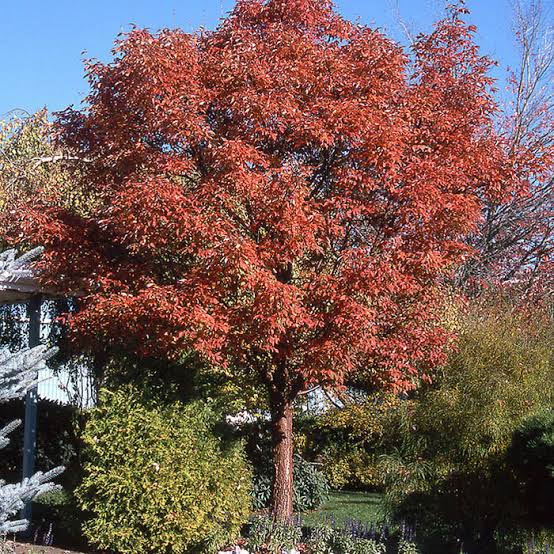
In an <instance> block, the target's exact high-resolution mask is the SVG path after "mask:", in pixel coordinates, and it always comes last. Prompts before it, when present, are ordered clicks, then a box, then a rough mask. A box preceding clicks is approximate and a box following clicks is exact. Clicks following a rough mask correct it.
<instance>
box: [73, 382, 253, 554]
mask: <svg viewBox="0 0 554 554" xmlns="http://www.w3.org/2000/svg"><path fill="white" fill-rule="evenodd" d="M84 441H85V444H86V447H87V462H86V463H85V467H84V472H85V477H84V480H83V482H82V484H81V486H80V487H79V489H78V490H77V497H78V499H79V501H80V504H81V507H82V508H83V509H84V510H85V511H86V512H87V513H88V514H89V516H90V517H89V518H88V519H87V521H86V522H85V524H84V526H83V532H84V534H85V536H86V537H87V538H88V540H89V541H90V542H91V543H92V544H94V545H95V546H97V547H99V548H101V549H108V550H110V551H115V552H120V553H133V554H136V553H137V552H141V553H150V552H156V553H171V554H180V553H184V552H204V551H208V552H213V551H214V550H215V549H216V548H217V547H218V546H220V545H223V544H225V543H227V542H229V541H231V540H232V539H234V538H235V537H236V535H237V534H238V533H239V531H240V528H241V526H242V525H243V523H245V521H246V519H247V518H248V515H249V511H250V487H251V472H250V470H249V467H248V465H247V462H246V461H245V458H244V455H243V452H242V448H240V447H239V445H236V444H235V445H229V444H226V443H225V442H224V441H223V440H222V439H220V438H219V437H217V436H216V435H215V434H214V432H213V415H212V412H211V411H210V410H209V409H208V407H207V406H206V405H205V404H203V403H201V402H194V403H191V404H187V405H183V404H180V403H173V404H170V405H164V404H163V403H156V402H154V401H152V400H145V399H144V398H143V396H142V395H141V394H140V393H139V392H138V391H136V390H135V389H133V388H130V387H128V388H124V389H122V390H119V391H117V392H113V393H110V392H104V393H103V394H102V396H101V404H100V407H99V408H96V409H94V410H93V411H92V412H91V415H90V418H89V420H88V422H87V425H86V428H85V432H84Z"/></svg>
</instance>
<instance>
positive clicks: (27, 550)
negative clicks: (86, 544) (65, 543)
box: [8, 543, 83, 554]
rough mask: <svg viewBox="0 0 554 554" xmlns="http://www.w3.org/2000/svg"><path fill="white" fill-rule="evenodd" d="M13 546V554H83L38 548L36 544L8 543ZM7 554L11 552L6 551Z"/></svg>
mask: <svg viewBox="0 0 554 554" xmlns="http://www.w3.org/2000/svg"><path fill="white" fill-rule="evenodd" d="M8 544H10V545H12V546H15V550H14V553H15V554H83V553H81V552H76V551H75V550H65V549H63V548H54V547H52V546H40V545H37V544H22V543H8ZM8 552H11V551H10V550H8Z"/></svg>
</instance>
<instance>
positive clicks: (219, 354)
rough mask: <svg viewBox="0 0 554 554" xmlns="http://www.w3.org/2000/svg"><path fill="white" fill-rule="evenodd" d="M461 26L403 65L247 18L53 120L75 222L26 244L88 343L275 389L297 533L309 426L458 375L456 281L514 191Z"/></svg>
mask: <svg viewBox="0 0 554 554" xmlns="http://www.w3.org/2000/svg"><path fill="white" fill-rule="evenodd" d="M463 13H464V9H463V7H462V6H455V7H453V8H452V9H451V11H450V12H449V15H448V16H447V17H446V18H445V19H444V20H441V21H440V22H438V23H437V24H436V26H435V28H434V30H433V32H432V33H431V34H429V35H421V36H420V37H419V38H418V39H417V40H416V42H415V43H414V45H413V50H412V52H406V51H405V50H404V49H403V48H402V47H401V46H400V45H398V44H397V43H395V42H393V41H392V40H390V39H389V38H387V37H386V36H385V35H384V34H383V33H382V32H380V31H378V30H374V29H371V28H369V27H366V26H363V25H358V24H354V23H351V22H349V21H347V20H345V19H343V18H342V17H341V16H340V15H339V14H337V13H336V11H335V10H334V7H333V5H332V3H331V2H330V1H329V0H267V1H263V0H239V1H238V2H237V4H236V7H235V8H234V10H233V11H232V12H231V13H230V15H229V16H228V17H227V18H226V19H225V20H223V21H222V23H221V24H220V25H219V26H218V27H217V29H216V30H214V31H212V32H207V31H202V32H198V33H192V34H188V33H185V32H183V31H180V30H162V31H160V32H159V33H156V34H153V33H151V32H149V31H147V30H141V29H135V30H133V31H132V32H131V33H130V34H128V35H127V36H125V37H123V38H122V39H121V40H119V41H118V42H117V44H116V46H115V49H114V60H113V61H112V62H111V63H109V64H102V63H100V62H96V61H93V62H89V64H88V66H87V74H88V79H89V81H90V89H91V92H90V94H89V96H88V98H87V101H86V104H85V107H84V108H83V109H82V110H80V111H79V110H73V109H68V110H66V111H65V112H63V113H61V114H59V116H58V126H59V131H60V138H61V143H62V144H63V148H64V149H67V151H69V152H72V153H73V154H74V155H75V156H80V157H81V158H82V160H83V163H82V164H81V166H80V168H79V173H78V174H77V175H76V176H75V181H74V184H73V186H74V187H75V188H76V189H77V190H78V191H79V194H80V195H81V197H83V198H87V197H90V198H93V199H94V202H89V203H86V202H85V205H86V206H87V208H86V209H81V210H79V211H77V210H75V209H72V208H71V206H69V207H67V206H63V205H60V202H59V201H58V200H57V199H56V192H55V191H52V190H47V191H44V193H43V194H40V195H37V197H36V198H35V199H34V200H33V202H31V203H28V204H27V205H26V207H25V208H24V209H23V210H21V211H20V212H19V217H17V214H16V216H15V219H16V220H17V221H12V222H11V223H10V225H11V235H12V240H13V239H14V238H15V240H18V241H22V242H25V243H33V244H36V243H38V244H42V245H44V246H45V249H46V250H45V254H44V257H43V260H42V262H41V268H42V274H43V279H44V281H45V282H46V283H48V282H50V281H51V282H52V283H53V282H55V284H56V286H58V287H60V286H61V287H63V288H64V289H66V290H67V291H77V290H78V291H80V292H81V293H82V294H83V295H84V297H83V299H82V309H81V311H80V312H79V313H78V314H77V315H76V316H74V317H73V318H72V320H71V325H72V328H73V330H74V331H75V332H76V333H77V335H78V336H80V337H84V338H86V344H88V345H92V347H93V346H94V344H97V345H103V344H112V345H121V346H123V347H125V348H128V349H133V350H135V351H137V352H139V353H140V354H143V355H149V356H151V355H156V356H178V355H179V354H180V353H181V352H183V351H184V350H189V349H193V350H194V351H195V352H197V353H198V354H199V355H201V356H203V357H204V358H205V359H206V360H208V361H209V362H210V363H212V364H219V365H226V366H228V367H230V368H233V370H234V371H237V372H239V371H241V372H246V373H248V374H249V375H250V376H252V377H253V378H255V379H256V380H258V382H260V383H262V384H263V385H264V386H265V387H266V389H267V395H268V401H269V406H270V411H271V418H272V429H273V448H274V453H273V456H274V469H275V481H274V492H273V512H274V515H275V517H277V518H286V517H287V516H289V515H290V514H291V512H292V474H293V467H292V460H293V456H292V454H293V452H292V448H293V446H292V424H293V422H292V405H293V401H294V400H295V398H296V397H297V395H298V394H299V393H301V392H302V391H304V390H306V389H307V388H308V387H310V386H312V385H314V384H319V385H321V386H323V387H326V388H330V389H333V388H334V389H337V388H340V387H341V386H342V384H343V383H344V381H345V379H347V378H349V376H352V375H357V376H358V377H357V378H359V379H361V378H363V379H364V380H366V381H367V382H370V383H372V384H373V385H375V386H377V387H388V386H390V387H394V388H396V389H409V388H412V387H415V386H416V385H417V382H418V381H419V380H420V379H422V378H428V377H429V375H430V372H431V370H432V369H433V367H434V366H436V365H437V364H439V363H441V362H443V361H444V356H445V345H446V344H447V343H448V341H449V335H448V333H447V332H446V331H445V330H443V329H441V327H440V325H439V324H438V321H439V317H438V315H439V311H440V306H441V295H440V289H439V286H438V285H439V281H440V279H441V278H442V277H443V276H444V275H446V274H448V273H449V272H450V271H452V269H453V268H454V267H456V265H457V264H458V263H459V262H460V261H461V260H462V259H463V257H464V256H465V254H466V253H467V248H465V247H464V245H463V244H464V243H463V238H464V237H465V236H466V235H467V234H468V233H469V232H471V231H472V230H474V229H475V226H476V223H477V220H478V218H479V214H480V210H481V203H482V201H483V198H500V197H501V196H502V194H503V193H504V191H505V190H507V189H509V188H510V187H512V186H513V185H514V183H515V181H516V176H515V174H514V171H513V164H512V163H511V160H510V158H509V150H508V149H507V148H506V145H505V144H504V142H503V140H502V139H501V137H500V136H499V135H498V134H497V132H496V131H495V128H494V122H493V119H494V114H495V112H496V110H497V108H496V105H495V102H494V100H493V96H492V92H491V87H492V85H493V81H492V79H491V78H490V76H489V75H488V73H487V72H488V69H489V66H490V65H491V62H490V61H489V60H488V59H487V58H485V57H483V56H481V55H480V54H479V51H478V48H477V47H476V45H475V44H474V41H473V34H474V30H475V29H474V28H473V27H471V26H468V25H466V24H465V22H464V20H463Z"/></svg>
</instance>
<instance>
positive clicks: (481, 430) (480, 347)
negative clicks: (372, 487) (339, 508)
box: [380, 302, 554, 517]
mask: <svg viewBox="0 0 554 554" xmlns="http://www.w3.org/2000/svg"><path fill="white" fill-rule="evenodd" d="M458 327H459V334H458V339H457V341H456V349H455V350H453V352H452V353H451V355H450V358H449V362H448V364H447V365H446V366H445V367H444V368H443V369H442V370H441V371H440V373H439V374H438V375H436V379H435V382H434V383H433V384H432V385H431V386H429V387H428V388H426V389H422V390H421V391H420V392H419V393H418V394H417V395H416V396H415V397H414V398H413V399H411V400H409V401H405V402H403V403H402V408H401V410H398V411H396V412H395V413H394V414H392V417H391V421H390V422H389V424H388V425H387V426H388V428H389V429H390V430H391V434H394V435H396V437H397V440H396V444H395V446H394V448H389V450H388V452H387V453H386V455H385V456H382V457H381V458H380V459H381V469H382V472H383V473H384V474H386V476H387V477H386V481H387V485H388V487H387V493H388V495H389V497H390V499H391V500H392V501H393V503H394V502H397V501H398V500H400V499H402V498H405V497H406V495H408V494H410V493H413V492H419V493H429V492H436V491H443V492H444V491H445V490H447V489H446V486H447V484H448V486H450V487H451V489H452V491H453V492H451V494H452V495H454V494H455V495H457V497H458V500H452V505H456V506H459V507H460V510H461V509H462V506H466V508H467V510H466V511H467V514H469V515H471V514H475V516H476V517H478V516H479V513H480V512H479V510H491V509H494V510H496V511H497V512H498V510H499V509H500V508H501V507H502V508H503V507H505V501H504V499H502V498H503V497H502V494H503V493H504V492H505V491H504V490H503V489H504V485H503V484H501V483H500V482H499V480H498V479H499V478H498V475H503V473H502V471H503V470H502V467H503V464H504V457H505V455H506V452H507V449H508V447H509V445H510V442H511V438H512V435H513V433H514V431H515V429H516V428H517V427H518V426H519V425H520V423H521V422H522V420H523V419H525V418H526V417H528V416H529V415H531V414H534V413H537V412H540V411H542V410H543V409H545V408H548V407H549V406H551V405H552V403H553V402H554V350H553V348H552V344H554V323H553V321H552V317H551V315H550V314H549V312H548V310H546V309H542V308H539V307H534V308H532V309H531V308H528V309H527V310H525V311H524V310H522V309H520V308H515V307H513V306H511V305H510V304H508V303H504V302H502V303H500V302H498V303H492V304H491V303H488V304H487V303H481V304H474V305H472V306H470V307H469V308H467V309H466V310H465V311H463V312H460V314H459V318H458ZM391 442H393V443H394V442H395V441H393V440H391ZM472 479H473V480H472ZM476 483H477V484H479V485H480V486H482V487H483V491H477V490H476V489H475V486H476ZM495 483H498V486H497V487H496V489H495ZM485 486H487V487H488V488H487V490H486V491H485ZM448 490H450V489H448ZM462 499H463V502H462ZM499 499H500V500H499ZM480 502H481V503H482V504H483V506H480V505H479V503H480ZM495 502H496V506H495ZM493 507H494V508H493Z"/></svg>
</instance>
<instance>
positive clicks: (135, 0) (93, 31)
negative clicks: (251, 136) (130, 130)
mask: <svg viewBox="0 0 554 554" xmlns="http://www.w3.org/2000/svg"><path fill="white" fill-rule="evenodd" d="M466 4H467V7H468V8H469V9H470V10H471V15H470V16H469V17H470V20H471V22H473V23H475V24H476V25H477V26H478V29H479V32H478V41H479V43H480V44H481V46H482V48H483V51H484V52H485V53H487V54H488V55H490V56H492V57H493V58H495V59H497V60H499V61H500V62H501V68H499V69H498V70H496V75H497V76H498V77H503V76H504V75H505V68H506V66H508V65H513V64H514V63H515V62H516V51H515V47H514V44H513V33H512V14H511V8H510V0H467V1H466ZM233 5H234V0H201V1H199V0H0V116H1V115H3V114H5V113H6V112H7V111H9V110H11V109H14V108H22V109H25V110H27V111H29V112H32V111H35V110H37V109H39V108H41V107H43V106H46V107H47V108H48V109H49V110H51V111H55V110H60V109H62V108H64V107H66V106H67V105H69V104H79V102H80V100H81V99H82V97H83V96H84V95H85V93H86V92H87V84H86V82H85V80H84V79H83V64H82V60H83V57H84V56H87V57H95V58H99V59H101V60H108V59H109V57H110V49H111V47H112V44H113V41H114V38H115V37H116V35H117V34H118V33H120V32H122V31H126V30H128V29H129V25H130V24H136V25H138V26H141V27H148V28H151V29H159V28H161V27H180V28H182V29H185V30H187V31H192V30H194V29H197V28H198V27H200V26H203V27H206V28H213V27H215V26H216V25H217V22H218V20H219V19H220V18H221V17H223V16H224V14H225V13H226V12H228V11H229V10H230V9H231V8H232V6H233ZM336 5H337V7H338V9H339V11H340V12H341V13H342V14H343V15H345V16H346V17H348V18H350V19H359V20H360V21H361V22H363V23H367V24H371V25H373V26H377V27H381V28H385V29H387V30H388V31H389V33H390V34H391V35H393V36H396V37H397V38H401V31H400V27H399V25H398V24H397V18H396V17H395V12H397V11H398V12H399V13H400V14H401V15H402V18H403V19H404V20H405V21H406V23H407V24H408V26H409V27H413V28H415V29H419V30H426V29H428V28H429V26H430V25H431V22H432V21H433V20H434V19H436V17H437V14H439V13H440V7H441V5H442V2H441V0H337V1H336ZM84 51H86V54H83V52H84Z"/></svg>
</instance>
